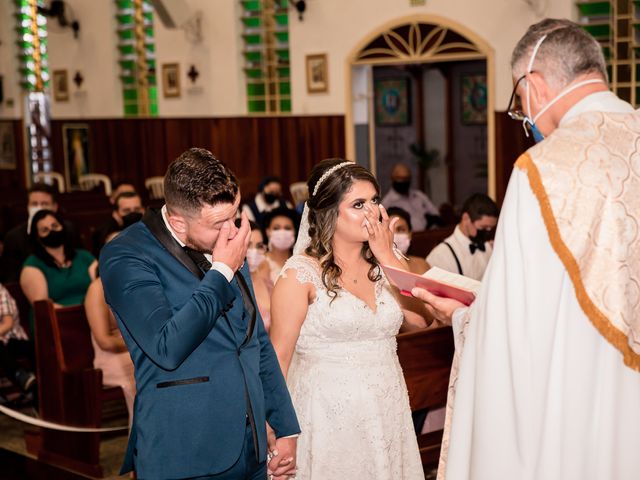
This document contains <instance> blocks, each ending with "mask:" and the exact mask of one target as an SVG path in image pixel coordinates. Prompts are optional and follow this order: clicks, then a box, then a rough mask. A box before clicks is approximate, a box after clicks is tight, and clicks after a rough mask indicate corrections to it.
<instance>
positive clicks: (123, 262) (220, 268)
mask: <svg viewBox="0 0 640 480" xmlns="http://www.w3.org/2000/svg"><path fill="white" fill-rule="evenodd" d="M164 190H165V201H166V205H165V206H164V207H162V210H161V211H149V212H148V213H147V214H146V215H145V217H144V218H143V220H142V221H141V222H139V223H137V224H135V225H133V226H131V227H130V228H128V229H126V230H125V231H124V232H122V233H121V234H120V235H119V236H118V237H117V238H116V239H115V240H113V241H112V242H110V243H109V244H108V245H107V246H106V247H105V248H104V251H103V253H102V255H101V257H100V274H101V277H102V282H103V284H104V291H105V297H106V300H107V303H108V304H109V306H110V307H111V309H112V311H113V313H114V315H115V317H116V319H117V321H118V324H119V326H120V330H121V331H122V335H123V337H124V340H125V342H126V344H127V347H128V349H129V352H130V353H131V358H132V360H133V364H134V366H135V377H136V386H137V396H136V401H135V406H134V417H133V425H132V427H131V435H130V438H129V445H128V448H127V453H126V456H125V460H124V465H123V468H122V473H124V472H127V471H130V470H132V469H135V471H136V473H137V476H138V478H139V479H146V478H153V479H160V478H166V479H169V478H171V479H177V478H191V477H198V478H211V479H225V480H226V479H234V480H235V479H258V478H259V479H264V478H265V477H266V475H267V471H268V472H269V473H273V474H274V475H275V476H276V477H278V476H280V475H286V474H293V472H294V470H295V453H296V452H295V450H296V437H297V434H298V433H299V432H300V429H299V426H298V422H297V419H296V415H295V412H294V410H293V406H292V404H291V399H290V398H289V393H288V391H287V387H286V384H285V381H284V379H283V377H282V373H281V371H280V367H279V366H278V360H277V358H276V355H275V353H274V350H273V347H272V346H271V343H270V341H269V338H268V336H267V333H266V331H265V329H264V326H263V323H262V319H261V318H260V315H259V313H258V309H257V308H256V305H255V302H254V296H253V291H252V287H251V280H250V276H249V273H248V270H247V268H246V266H245V265H243V262H244V258H245V253H246V250H247V245H248V241H249V234H250V228H249V222H248V220H247V219H246V218H245V217H244V216H243V219H242V223H241V226H240V228H239V229H238V228H236V227H235V225H234V222H233V221H234V218H235V217H236V214H237V211H238V206H239V203H240V193H239V188H238V184H237V182H236V179H235V177H234V176H233V174H232V173H231V171H229V170H228V169H227V168H226V166H225V165H224V164H223V163H221V162H220V161H218V160H217V159H216V158H215V157H214V156H213V155H212V154H211V153H210V152H209V151H207V150H204V149H199V148H192V149H189V150H187V151H186V152H184V153H183V154H182V155H181V156H180V157H179V158H178V159H176V160H175V161H174V162H173V163H171V165H170V166H169V169H168V170H167V173H166V175H165V180H164ZM266 422H269V425H270V426H271V427H272V428H273V430H274V431H275V435H276V438H277V440H276V441H275V447H274V446H273V445H271V447H272V453H273V454H274V457H273V458H272V459H271V461H270V462H269V464H268V465H267V463H266V456H267V439H266V436H267V435H266Z"/></svg>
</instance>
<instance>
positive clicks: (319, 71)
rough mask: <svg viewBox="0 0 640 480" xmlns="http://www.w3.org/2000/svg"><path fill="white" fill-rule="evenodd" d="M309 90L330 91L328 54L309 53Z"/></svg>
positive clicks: (307, 61) (316, 91) (307, 64)
mask: <svg viewBox="0 0 640 480" xmlns="http://www.w3.org/2000/svg"><path fill="white" fill-rule="evenodd" d="M306 66H307V92H308V93H327V92H328V91H329V68H328V62H327V54H326V53H320V54H317V55H307V57H306Z"/></svg>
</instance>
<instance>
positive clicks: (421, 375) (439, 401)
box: [397, 327, 454, 411]
mask: <svg viewBox="0 0 640 480" xmlns="http://www.w3.org/2000/svg"><path fill="white" fill-rule="evenodd" d="M397 339H398V358H399V359H400V365H402V371H403V372H404V378H405V382H406V383H407V389H408V390H409V400H410V403H411V410H412V411H416V410H422V409H425V408H429V409H432V408H439V407H443V406H445V405H446V403H447V391H448V386H449V374H450V372H451V362H452V361H453V352H454V345H453V332H452V330H451V327H439V328H433V329H425V330H420V331H417V332H408V333H402V334H400V335H398V337H397Z"/></svg>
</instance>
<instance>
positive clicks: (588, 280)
mask: <svg viewBox="0 0 640 480" xmlns="http://www.w3.org/2000/svg"><path fill="white" fill-rule="evenodd" d="M639 261H640V115H638V114H636V113H635V112H634V111H633V109H632V108H631V106H630V105H628V104H627V103H625V102H622V101H620V100H619V99H617V98H616V97H615V96H614V95H613V94H612V93H610V92H603V93H597V94H592V95H589V96H588V97H586V98H585V99H583V100H582V101H580V102H579V103H578V104H576V105H575V106H574V107H573V108H572V109H571V110H569V111H568V112H567V114H566V115H565V117H564V118H563V119H562V122H561V124H560V126H559V127H558V129H556V130H555V131H554V132H553V133H552V134H551V135H550V136H549V138H548V139H546V140H545V141H543V142H542V143H540V144H538V145H537V146H535V147H533V148H532V149H530V150H529V151H528V152H527V153H525V154H524V155H523V156H522V157H521V158H520V159H519V160H518V162H517V164H516V167H515V168H514V172H513V174H512V177H511V180H510V182H509V187H508V190H507V194H506V197H505V201H504V204H503V207H502V211H501V215H500V221H499V225H498V229H497V235H496V241H495V245H494V251H493V254H492V257H491V260H490V262H489V265H488V267H487V270H486V272H485V276H484V279H483V286H482V289H481V292H480V293H479V295H478V297H477V299H476V301H475V302H474V304H473V305H472V306H471V307H470V308H467V309H460V310H458V311H456V313H455V314H454V319H453V324H454V325H453V326H454V334H455V335H456V357H455V359H454V365H453V369H452V377H451V383H450V391H449V403H448V407H447V422H446V423H447V424H446V429H445V439H444V441H443V449H442V454H441V461H440V468H439V471H438V478H439V479H443V478H444V479H446V480H602V479H608V480H632V479H633V480H635V479H638V478H640V373H639V372H638V369H640V355H639V353H640V344H639V343H638V342H639V340H640V339H639V337H638V335H637V332H638V331H639V328H638V325H639V322H640V281H639V280H640V277H639V276H640V271H638V270H640V269H638V268H637V267H638V266H639V263H638V262H639Z"/></svg>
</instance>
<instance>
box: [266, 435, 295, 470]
mask: <svg viewBox="0 0 640 480" xmlns="http://www.w3.org/2000/svg"><path fill="white" fill-rule="evenodd" d="M267 445H268V447H269V455H268V456H267V462H268V464H267V473H268V474H269V479H270V480H271V479H273V480H280V479H287V478H289V476H293V475H295V473H296V448H297V445H298V439H297V437H292V438H278V439H276V435H275V433H274V431H273V429H272V428H271V426H269V424H268V423H267Z"/></svg>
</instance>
